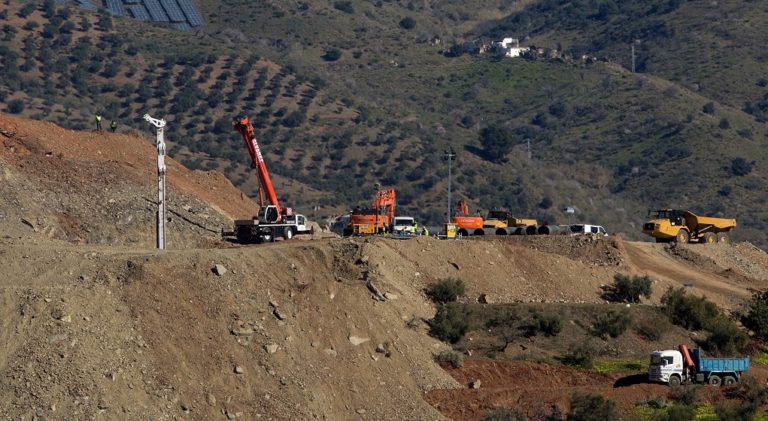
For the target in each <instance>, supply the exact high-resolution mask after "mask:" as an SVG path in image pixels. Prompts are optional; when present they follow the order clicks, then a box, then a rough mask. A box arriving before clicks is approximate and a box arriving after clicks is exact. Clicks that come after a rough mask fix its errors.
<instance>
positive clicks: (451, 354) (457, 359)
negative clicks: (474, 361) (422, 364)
mask: <svg viewBox="0 0 768 421" xmlns="http://www.w3.org/2000/svg"><path fill="white" fill-rule="evenodd" d="M435 361H437V362H438V363H440V364H445V365H449V366H451V367H453V368H460V367H461V366H463V365H464V356H463V355H461V354H460V353H458V352H456V351H442V352H441V353H439V354H437V355H435Z"/></svg>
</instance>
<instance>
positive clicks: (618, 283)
mask: <svg viewBox="0 0 768 421" xmlns="http://www.w3.org/2000/svg"><path fill="white" fill-rule="evenodd" d="M607 295H608V296H607V297H606V298H608V299H609V300H611V301H618V302H626V303H639V302H640V296H641V295H642V296H643V297H645V298H651V278H649V277H648V275H645V276H634V277H631V278H630V277H629V276H627V275H623V274H621V273H617V274H616V275H614V276H613V288H612V291H611V293H610V294H607Z"/></svg>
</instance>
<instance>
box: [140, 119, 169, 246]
mask: <svg viewBox="0 0 768 421" xmlns="http://www.w3.org/2000/svg"><path fill="white" fill-rule="evenodd" d="M144 120H146V121H147V122H149V123H150V124H152V125H153V126H155V127H157V248H159V249H160V250H165V139H164V137H163V128H164V127H165V120H163V119H157V118H152V117H151V116H150V115H149V114H144Z"/></svg>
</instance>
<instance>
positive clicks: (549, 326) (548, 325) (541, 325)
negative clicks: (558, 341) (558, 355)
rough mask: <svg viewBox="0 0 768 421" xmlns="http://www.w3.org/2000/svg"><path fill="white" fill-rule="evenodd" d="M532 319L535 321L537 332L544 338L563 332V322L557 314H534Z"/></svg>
mask: <svg viewBox="0 0 768 421" xmlns="http://www.w3.org/2000/svg"><path fill="white" fill-rule="evenodd" d="M534 319H535V320H536V324H537V328H538V331H539V332H541V333H543V334H544V336H555V335H557V334H558V333H560V331H561V330H563V321H562V319H561V318H560V315H559V314H557V313H554V312H546V313H540V314H536V315H535V316H534Z"/></svg>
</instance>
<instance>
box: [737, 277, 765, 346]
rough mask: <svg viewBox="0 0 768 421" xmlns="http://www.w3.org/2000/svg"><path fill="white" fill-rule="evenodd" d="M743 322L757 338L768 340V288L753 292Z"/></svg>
mask: <svg viewBox="0 0 768 421" xmlns="http://www.w3.org/2000/svg"><path fill="white" fill-rule="evenodd" d="M741 323H742V324H743V325H744V326H745V327H746V328H747V329H750V330H752V331H753V332H754V333H755V337H756V338H757V339H760V340H762V341H768V289H767V290H765V291H762V292H760V291H758V292H755V293H754V294H752V299H751V300H750V301H749V303H748V304H747V312H746V314H744V315H743V316H742V317H741Z"/></svg>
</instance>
